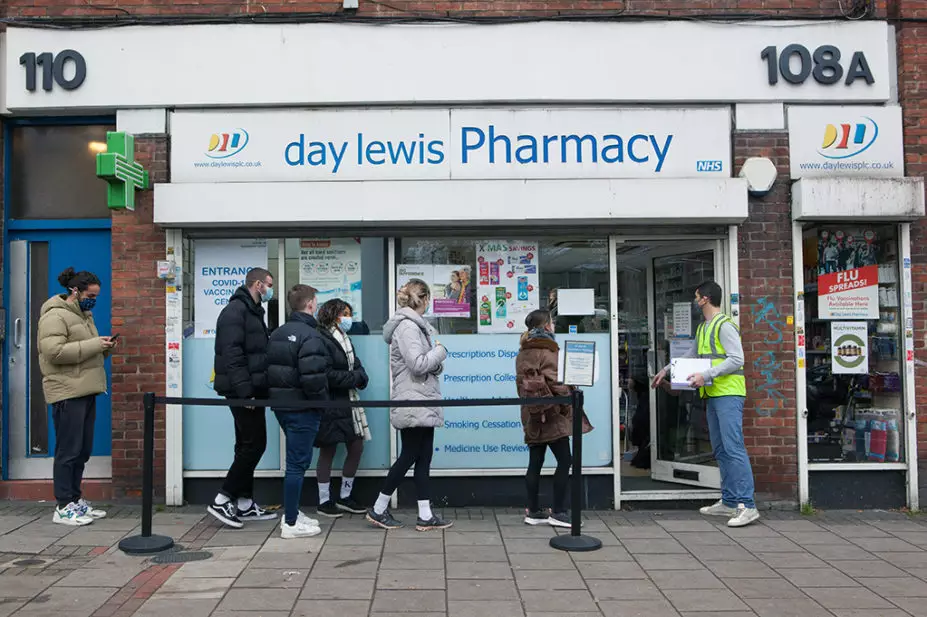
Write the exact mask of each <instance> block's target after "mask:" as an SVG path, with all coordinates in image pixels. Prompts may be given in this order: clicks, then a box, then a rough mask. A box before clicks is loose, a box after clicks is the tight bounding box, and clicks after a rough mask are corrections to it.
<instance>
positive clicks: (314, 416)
mask: <svg viewBox="0 0 927 617" xmlns="http://www.w3.org/2000/svg"><path fill="white" fill-rule="evenodd" d="M274 414H275V415H276V416H277V422H279V423H280V428H282V429H283V433H284V435H286V475H285V476H284V478H283V516H284V520H286V523H287V525H295V524H296V518H297V516H299V500H300V497H301V496H302V492H303V481H304V479H305V477H306V470H307V469H309V465H311V464H312V448H313V446H314V445H315V436H316V435H317V434H318V432H319V424H320V422H321V420H322V414H320V413H319V412H317V411H274Z"/></svg>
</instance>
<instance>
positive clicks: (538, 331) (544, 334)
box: [528, 328, 557, 341]
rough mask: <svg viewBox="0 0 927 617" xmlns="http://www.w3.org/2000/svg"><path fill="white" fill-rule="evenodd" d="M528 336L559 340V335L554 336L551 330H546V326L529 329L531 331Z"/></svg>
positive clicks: (530, 337)
mask: <svg viewBox="0 0 927 617" xmlns="http://www.w3.org/2000/svg"><path fill="white" fill-rule="evenodd" d="M528 338H529V339H537V338H541V339H547V340H549V341H556V340H557V337H556V336H554V335H553V334H551V333H550V332H548V331H547V330H545V329H544V328H534V329H533V330H531V331H529V332H528Z"/></svg>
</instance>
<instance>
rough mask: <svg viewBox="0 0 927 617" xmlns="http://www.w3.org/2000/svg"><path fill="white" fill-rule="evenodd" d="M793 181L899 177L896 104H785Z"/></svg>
mask: <svg viewBox="0 0 927 617" xmlns="http://www.w3.org/2000/svg"><path fill="white" fill-rule="evenodd" d="M788 114H789V160H790V165H791V174H792V178H793V179H798V178H812V177H828V178H832V177H838V176H855V177H898V178H900V177H903V176H904V145H903V140H902V128H901V127H902V124H901V107H899V106H897V105H891V106H887V107H804V106H796V107H789V112H788Z"/></svg>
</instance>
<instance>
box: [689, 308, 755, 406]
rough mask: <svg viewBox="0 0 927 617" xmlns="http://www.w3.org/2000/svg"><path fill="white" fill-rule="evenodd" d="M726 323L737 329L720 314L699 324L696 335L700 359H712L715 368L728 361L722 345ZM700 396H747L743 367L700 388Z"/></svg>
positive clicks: (730, 320) (728, 318)
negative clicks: (722, 327) (723, 326)
mask: <svg viewBox="0 0 927 617" xmlns="http://www.w3.org/2000/svg"><path fill="white" fill-rule="evenodd" d="M726 323H730V324H731V325H732V326H734V327H735V328H737V325H736V324H735V323H734V322H733V320H732V319H731V318H730V317H728V316H727V315H724V314H720V313H719V314H718V315H716V316H715V318H714V319H712V320H711V321H709V322H707V323H701V324H699V326H698V329H697V330H696V333H695V338H696V341H697V342H698V357H699V358H710V359H711V365H712V366H713V367H714V366H718V365H719V364H721V363H722V362H724V360H725V359H727V352H725V350H724V346H723V345H722V344H721V326H722V325H723V324H726ZM739 331H740V330H739V329H738V332H739ZM699 394H700V395H701V396H702V398H705V397H711V398H714V397H716V396H747V383H746V381H745V380H744V369H743V367H741V368H740V369H738V370H737V371H735V372H733V373H731V374H729V375H720V376H718V377H715V378H714V379H713V380H712V383H711V385H710V386H707V387H704V388H699Z"/></svg>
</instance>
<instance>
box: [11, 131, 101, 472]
mask: <svg viewBox="0 0 927 617" xmlns="http://www.w3.org/2000/svg"><path fill="white" fill-rule="evenodd" d="M112 124H115V118H113V117H112V116H92V117H70V118H37V119H11V120H6V121H4V123H3V137H4V139H3V173H4V176H3V177H4V178H6V179H7V182H5V183H4V187H3V221H4V225H3V265H4V267H3V308H4V320H5V323H4V327H5V332H6V333H8V334H7V336H6V339H7V340H6V341H5V342H4V345H3V370H2V375H3V379H2V388H3V406H2V425H0V437H2V439H0V462H2V479H3V480H8V479H9V468H10V465H9V456H10V443H9V436H10V429H9V427H10V408H9V402H10V395H9V392H10V388H9V345H10V343H9V340H10V336H9V333H11V332H12V324H11V323H10V317H9V315H10V311H9V307H10V298H9V296H8V294H9V290H10V273H9V267H8V264H9V263H10V243H11V242H12V241H15V240H27V241H43V242H48V243H49V279H50V280H49V290H50V291H51V290H57V289H58V283H57V275H58V272H60V269H59V270H56V268H57V267H58V265H59V263H63V262H64V261H66V260H67V256H68V255H69V253H73V252H75V251H76V250H77V248H78V247H84V246H88V245H89V246H93V249H95V250H94V252H97V251H99V250H100V249H102V248H103V247H102V246H101V244H104V243H105V246H106V248H105V250H106V251H107V252H108V253H109V259H106V260H105V264H106V267H105V271H102V270H101V271H98V272H96V274H97V275H98V276H99V277H100V279H101V281H102V282H103V285H102V287H103V291H102V294H101V296H105V298H102V297H101V302H105V305H106V310H105V311H103V312H104V313H105V317H104V316H103V315H100V317H104V318H103V320H102V321H103V322H105V323H100V321H101V320H99V319H97V320H96V321H97V325H98V328H100V332H101V334H107V333H109V328H110V323H109V322H110V310H111V309H110V306H111V303H110V299H111V295H110V293H111V292H110V289H111V286H110V284H109V283H110V280H111V273H112V270H111V267H110V260H111V254H112V244H111V235H110V234H111V229H112V219H109V218H106V219H51V220H14V219H10V218H9V212H10V203H11V190H10V181H9V179H10V178H12V174H11V163H12V156H13V148H12V131H13V130H14V129H15V128H17V127H22V126H76V125H112ZM82 250H83V249H81V250H80V251H77V252H76V253H75V260H74V262H75V263H74V265H75V266H79V265H80V264H79V263H78V262H79V261H80V259H79V256H80V254H81V252H82ZM97 257H98V259H97V260H96V262H97V263H101V261H100V260H101V259H102V258H103V257H104V256H103V255H102V254H99V253H98V255H97ZM68 265H70V264H68ZM101 267H102V266H98V269H99V268H101ZM61 269H63V268H61ZM33 343H34V342H33ZM106 366H107V381H108V383H111V382H112V379H111V376H110V363H109V361H107V365H106ZM100 403H104V402H103V401H98V409H97V423H96V431H95V439H94V454H95V455H102V456H108V455H109V454H110V452H111V449H112V434H111V422H112V419H111V413H110V404H109V403H110V401H109V399H108V397H107V400H106V401H105V403H104V405H103V406H104V408H105V411H104V410H101V409H100ZM101 411H103V412H104V413H101ZM102 416H105V417H102ZM51 426H52V424H51V422H50V421H49V432H50V435H49V442H48V446H49V454H48V455H47V456H52V454H53V452H54V431H53V430H52V428H51Z"/></svg>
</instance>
